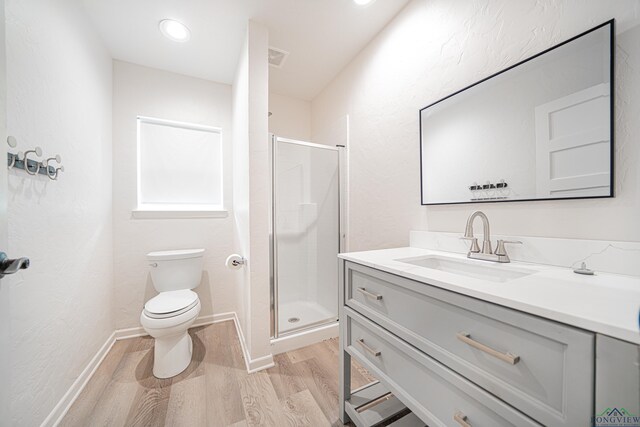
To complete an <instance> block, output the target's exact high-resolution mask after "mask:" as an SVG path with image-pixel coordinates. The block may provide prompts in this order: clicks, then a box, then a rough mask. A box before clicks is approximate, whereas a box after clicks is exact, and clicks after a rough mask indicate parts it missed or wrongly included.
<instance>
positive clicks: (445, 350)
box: [340, 248, 640, 427]
mask: <svg viewBox="0 0 640 427" xmlns="http://www.w3.org/2000/svg"><path fill="white" fill-rule="evenodd" d="M639 285H640V279H638V278H637V277H632V276H622V275H615V274H598V275H596V276H581V275H578V274H574V273H573V271H572V270H570V269H566V268H559V267H549V266H544V265H535V264H525V263H517V262H516V263H510V264H497V263H490V262H486V261H478V260H470V259H467V258H466V257H465V256H464V255H459V254H453V253H447V252H439V251H433V250H427V249H418V248H399V249H388V250H380V251H368V252H359V253H349V254H342V255H340V328H341V334H340V335H341V336H340V345H341V347H340V370H341V375H340V381H341V384H340V391H341V396H340V402H341V405H342V406H341V411H340V413H341V417H342V420H343V421H347V420H349V419H350V420H352V421H353V422H354V423H355V424H356V425H357V426H363V425H375V424H378V423H380V422H383V421H385V420H386V422H389V421H391V422H392V424H391V425H398V426H409V425H416V426H417V425H425V424H428V425H430V426H435V425H452V426H463V427H467V426H491V427H494V426H507V425H517V426H538V425H545V426H589V425H593V417H594V416H596V415H599V414H603V412H604V414H603V416H606V414H607V413H608V412H605V411H611V410H613V409H615V408H617V409H618V410H621V411H622V408H624V411H626V413H627V414H630V415H635V416H639V415H640V333H639V332H638V308H639V306H640V286H639ZM352 357H353V358H354V359H355V360H357V361H358V363H360V364H361V365H362V366H364V367H365V368H366V369H367V370H368V371H369V372H370V373H371V374H372V375H373V376H375V377H376V378H378V380H379V382H378V383H374V384H372V385H370V386H368V387H365V388H363V389H359V390H353V391H352V390H350V387H349V384H350V369H351V358H352ZM409 410H410V411H411V413H409V414H408V415H407V413H408V412H409Z"/></svg>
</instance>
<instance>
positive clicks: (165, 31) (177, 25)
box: [159, 19, 191, 42]
mask: <svg viewBox="0 0 640 427" xmlns="http://www.w3.org/2000/svg"><path fill="white" fill-rule="evenodd" d="M159 27H160V32H161V33H162V35H164V36H165V37H166V38H168V39H170V40H173V41H174V42H186V41H188V40H189V39H190V38H191V31H189V29H188V28H187V26H186V25H184V24H183V23H181V22H178V21H174V20H173V19H163V20H162V21H160V25H159Z"/></svg>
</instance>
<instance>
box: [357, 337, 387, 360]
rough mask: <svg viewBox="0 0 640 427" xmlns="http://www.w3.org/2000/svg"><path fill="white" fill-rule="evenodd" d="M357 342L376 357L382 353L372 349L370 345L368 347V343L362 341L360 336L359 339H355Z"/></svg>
mask: <svg viewBox="0 0 640 427" xmlns="http://www.w3.org/2000/svg"><path fill="white" fill-rule="evenodd" d="M357 343H358V344H360V345H361V346H362V348H364V349H365V350H367V351H368V352H369V353H371V354H372V355H374V356H376V357H378V356H380V355H381V354H382V353H381V352H380V350H374V349H372V348H371V347H369V346H368V345H366V344H365V343H364V339H362V338H361V339H359V340H358V341H357Z"/></svg>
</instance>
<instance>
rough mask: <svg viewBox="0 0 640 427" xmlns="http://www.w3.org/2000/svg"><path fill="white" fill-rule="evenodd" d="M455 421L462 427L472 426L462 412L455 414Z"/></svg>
mask: <svg viewBox="0 0 640 427" xmlns="http://www.w3.org/2000/svg"><path fill="white" fill-rule="evenodd" d="M453 419H454V420H455V421H456V422H457V423H458V424H460V425H461V426H462V427H471V424H469V423H468V422H467V416H466V415H465V414H463V413H462V412H460V411H458V412H456V413H455V414H453Z"/></svg>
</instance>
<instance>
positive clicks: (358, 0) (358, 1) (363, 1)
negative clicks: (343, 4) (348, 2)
mask: <svg viewBox="0 0 640 427" xmlns="http://www.w3.org/2000/svg"><path fill="white" fill-rule="evenodd" d="M353 2H354V3H355V4H357V5H358V6H366V5H368V4H369V3H372V2H373V0H353Z"/></svg>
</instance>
